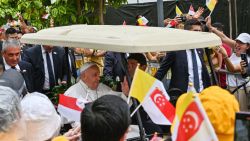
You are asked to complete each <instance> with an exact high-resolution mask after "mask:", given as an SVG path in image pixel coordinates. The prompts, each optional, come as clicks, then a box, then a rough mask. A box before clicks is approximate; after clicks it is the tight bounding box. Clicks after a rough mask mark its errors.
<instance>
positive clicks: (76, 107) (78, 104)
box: [57, 94, 88, 122]
mask: <svg viewBox="0 0 250 141" xmlns="http://www.w3.org/2000/svg"><path fill="white" fill-rule="evenodd" d="M86 103H88V102H87V101H86V100H83V99H77V98H74V97H69V96H65V95H63V94H60V95H59V104H58V108H57V111H58V112H59V113H60V114H61V115H62V116H63V117H65V118H67V119H69V120H71V121H76V122H80V115H81V112H82V110H83V109H84V107H85V104H86Z"/></svg>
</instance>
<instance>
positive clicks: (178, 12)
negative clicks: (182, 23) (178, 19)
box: [175, 5, 182, 16]
mask: <svg viewBox="0 0 250 141" xmlns="http://www.w3.org/2000/svg"><path fill="white" fill-rule="evenodd" d="M175 11H176V15H177V16H180V15H182V12H181V10H180V8H179V7H178V6H177V5H176V7H175Z"/></svg>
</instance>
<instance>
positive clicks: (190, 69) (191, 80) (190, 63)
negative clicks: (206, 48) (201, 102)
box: [186, 49, 204, 92]
mask: <svg viewBox="0 0 250 141" xmlns="http://www.w3.org/2000/svg"><path fill="white" fill-rule="evenodd" d="M194 51H195V56H196V60H197V66H198V74H199V84H200V90H198V92H200V91H202V90H203V89H204V87H203V81H202V64H201V60H200V57H199V55H198V54H197V50H196V49H194ZM186 53H187V62H188V74H189V77H188V80H189V83H193V84H194V73H193V61H192V52H191V50H190V49H188V50H186Z"/></svg>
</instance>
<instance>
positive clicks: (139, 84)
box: [130, 68, 175, 125]
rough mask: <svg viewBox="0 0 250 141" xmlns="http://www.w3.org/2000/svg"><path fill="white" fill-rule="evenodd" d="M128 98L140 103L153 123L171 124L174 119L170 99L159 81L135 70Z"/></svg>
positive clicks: (173, 109) (173, 110)
mask: <svg viewBox="0 0 250 141" xmlns="http://www.w3.org/2000/svg"><path fill="white" fill-rule="evenodd" d="M130 96H131V97H134V98H136V99H137V100H138V101H139V102H140V104H141V105H142V107H143V108H144V110H145V111H146V112H147V114H148V115H149V117H150V118H151V120H152V121H153V122H154V123H156V124H161V125H171V124H172V122H173V120H174V117H175V108H174V106H173V105H172V104H171V103H170V102H169V99H170V97H169V96H168V94H167V92H166V90H165V88H164V86H163V84H162V82H161V81H159V80H157V79H156V78H154V77H152V76H151V75H150V74H148V73H146V72H144V71H142V70H140V69H138V68H137V69H136V72H135V76H134V79H133V82H132V85H131V89H130Z"/></svg>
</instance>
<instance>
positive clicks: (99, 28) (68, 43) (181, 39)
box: [21, 25, 221, 53]
mask: <svg viewBox="0 0 250 141" xmlns="http://www.w3.org/2000/svg"><path fill="white" fill-rule="evenodd" d="M21 42H22V43H29V44H41V45H53V46H63V47H80V48H91V49H100V50H107V51H115V52H128V53H132V52H153V51H173V50H184V49H193V48H205V47H210V46H217V45H220V44H221V40H220V38H219V37H217V36H216V35H215V34H213V33H205V32H193V31H186V30H178V29H170V28H160V27H141V26H123V25H118V26H114V25H72V26H63V27H55V28H49V29H44V30H41V31H39V32H37V33H30V34H25V35H24V36H23V37H22V38H21Z"/></svg>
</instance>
